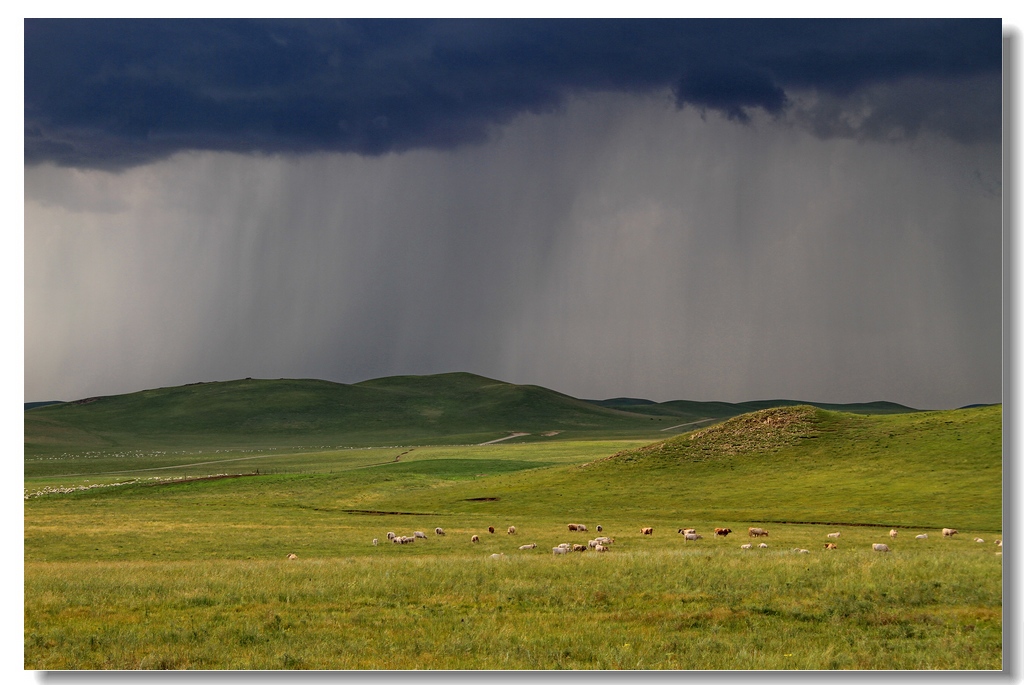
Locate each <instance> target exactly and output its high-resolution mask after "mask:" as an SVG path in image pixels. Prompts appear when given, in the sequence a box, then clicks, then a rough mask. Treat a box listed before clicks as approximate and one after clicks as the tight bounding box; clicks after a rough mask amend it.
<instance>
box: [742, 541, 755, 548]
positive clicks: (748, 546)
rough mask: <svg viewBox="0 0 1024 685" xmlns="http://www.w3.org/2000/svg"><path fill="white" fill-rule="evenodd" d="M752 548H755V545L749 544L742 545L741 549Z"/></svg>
mask: <svg viewBox="0 0 1024 685" xmlns="http://www.w3.org/2000/svg"><path fill="white" fill-rule="evenodd" d="M751 547H753V545H752V544H750V543H749V542H748V543H747V544H745V545H740V549H750V548H751Z"/></svg>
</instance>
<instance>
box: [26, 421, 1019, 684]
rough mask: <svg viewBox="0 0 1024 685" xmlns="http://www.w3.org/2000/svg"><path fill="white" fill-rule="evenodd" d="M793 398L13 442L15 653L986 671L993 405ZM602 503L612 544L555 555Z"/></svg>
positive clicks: (996, 571)
mask: <svg viewBox="0 0 1024 685" xmlns="http://www.w3.org/2000/svg"><path fill="white" fill-rule="evenodd" d="M758 416H760V415H758ZM764 416H769V415H768V414H765V415H764ZM784 416H788V417H789V419H790V420H792V421H794V422H795V423H793V424H792V430H790V432H789V433H786V432H785V431H783V432H772V430H768V429H767V428H762V427H760V424H758V425H757V426H755V427H754V428H749V427H746V426H745V424H742V423H741V422H736V423H734V424H729V423H727V424H723V426H724V428H723V429H722V430H719V431H718V432H713V431H712V432H709V433H707V434H705V435H704V436H702V437H701V438H700V439H699V440H698V439H694V440H692V441H690V439H689V438H679V439H676V440H675V441H670V442H669V443H666V445H665V447H663V448H658V449H656V450H650V449H645V450H639V451H636V448H638V447H640V446H642V445H644V444H647V443H648V442H649V441H638V440H614V439H609V440H587V441H572V440H558V439H553V440H550V441H534V442H528V443H520V444H515V443H514V442H513V443H497V444H494V445H484V446H480V445H453V446H439V445H434V446H415V445H401V446H394V447H376V448H372V449H338V448H320V449H313V448H311V447H310V446H305V447H301V448H300V447H299V446H295V447H294V448H292V449H277V450H263V451H260V450H252V451H247V450H241V449H239V450H223V451H214V452H209V451H207V452H202V453H200V451H199V450H195V453H194V454H144V453H140V454H136V455H133V456H130V457H129V456H123V455H120V454H102V453H90V454H85V453H82V454H76V455H67V456H64V457H62V458H61V459H59V460H58V459H37V460H33V459H27V460H26V465H25V472H26V493H27V495H28V497H27V499H26V501H25V667H26V668H30V669H69V668H70V669H97V668H98V669H110V668H116V669H137V668H200V669H203V668H208V669H225V668H227V669H239V668H242V669H248V668H253V669H282V668H284V669H292V668H316V669H348V668H361V669H362V668H369V669H382V668H383V669H392V668H401V669H410V668H433V669H460V668H501V669H522V668H529V669H533V668H540V669H552V668H579V669H614V668H641V669H998V668H1000V667H1001V659H1002V646H1001V630H1002V620H1001V614H1002V593H1001V584H1002V570H1001V566H1002V557H1001V556H1000V555H998V554H997V552H998V551H999V548H997V547H996V546H995V545H994V541H995V540H996V539H997V538H1000V537H1001V530H1002V522H1001V491H1000V488H1001V473H1000V470H1001V454H1000V449H1001V426H1000V423H1001V408H1000V407H987V408H981V409H972V410H960V411H957V412H929V413H920V414H906V415H895V416H887V417H854V416H852V415H846V414H835V413H831V412H820V411H814V412H813V413H803V414H801V413H800V412H799V411H796V410H794V411H792V412H789V413H788V414H785V415H784ZM794 417H795V418H794ZM734 425H735V426H739V429H735V430H733V432H731V433H730V432H729V430H731V429H729V427H730V426H734ZM737 430H738V431H739V432H737ZM737 436H739V438H737ZM744 441H747V442H744ZM748 442H749V444H748ZM617 453H622V454H621V455H620V456H619V457H617V458H615V459H610V460H609V459H605V457H608V456H610V455H613V454H617ZM396 458H397V461H396ZM229 460H231V461H229ZM126 467H128V468H126ZM257 469H258V471H259V473H258V474H257ZM215 475H229V476H232V477H222V478H214V479H203V477H208V476H215ZM175 479H183V480H175ZM109 483H125V484H122V485H114V486H110V487H92V488H90V489H85V490H75V491H71V492H66V493H48V494H39V495H35V494H34V493H39V492H42V491H43V490H44V489H45V488H54V487H57V486H59V487H62V488H73V487H86V486H95V485H97V484H100V485H103V484H109ZM570 522H579V523H585V524H587V526H588V528H589V530H588V532H586V533H573V532H569V530H568V529H567V526H566V524H567V523H570ZM598 524H600V525H601V526H602V527H603V529H604V531H603V534H604V535H608V536H610V537H613V538H614V539H615V542H614V543H613V544H612V545H611V546H610V550H609V551H608V552H607V553H598V552H594V551H588V552H584V553H574V554H569V555H562V556H557V557H556V556H555V555H553V554H552V551H551V548H552V547H553V546H555V545H558V544H559V543H562V542H570V543H577V544H584V545H585V544H586V543H587V541H588V540H589V539H590V538H592V537H593V536H595V535H597V534H598V533H597V532H596V526H597V525H598ZM510 525H514V526H516V534H515V535H508V534H507V533H506V532H505V531H506V528H507V527H508V526H510ZM753 525H757V526H762V527H765V528H767V529H768V530H769V536H768V537H767V538H763V539H750V538H748V537H747V535H746V529H747V527H748V526H753ZM488 526H493V527H494V528H495V529H496V532H495V533H494V534H491V533H489V532H487V529H488ZM646 526H652V527H653V528H654V534H653V535H651V536H645V535H641V532H640V528H641V527H646ZM684 526H685V527H694V528H696V529H697V530H698V532H700V533H702V534H703V536H704V537H703V539H701V540H697V541H692V542H687V541H685V540H684V539H683V537H682V536H681V535H679V534H677V533H676V530H677V529H678V528H681V527H684ZM945 526H951V527H955V528H957V529H958V530H959V535H957V536H955V537H952V538H943V537H942V535H941V533H940V529H941V528H942V527H945ZM435 527H442V528H444V530H445V532H446V534H445V535H443V536H439V535H435V534H434V528H435ZM715 527H730V528H732V529H733V531H734V532H733V534H731V535H729V536H728V537H726V538H714V537H713V536H712V535H711V532H712V530H713V528H715ZM890 527H896V528H897V530H898V531H899V536H898V537H897V538H896V539H895V540H891V539H890V537H889V535H888V532H889V529H890ZM389 531H393V532H395V533H397V534H399V535H410V536H411V535H412V533H413V531H423V532H425V533H426V534H427V539H425V540H417V541H416V542H414V543H412V544H407V545H395V544H392V543H389V542H388V541H387V539H386V534H387V532H389ZM835 531H839V532H840V537H839V538H838V539H837V540H835V542H837V543H838V547H839V548H838V549H837V550H828V551H827V550H825V549H824V548H823V546H824V543H825V542H826V541H828V540H829V538H827V537H826V534H827V533H829V532H835ZM925 532H926V533H928V535H929V537H928V539H927V540H916V539H915V535H916V534H919V533H925ZM472 535H478V536H479V538H480V540H479V542H475V543H474V542H471V540H470V538H471V536H472ZM975 537H979V538H982V539H984V542H983V543H976V542H974V538H975ZM374 538H376V539H377V540H378V541H379V544H378V545H376V546H374V545H373V544H372V542H371V541H372V540H373V539H374ZM761 541H764V542H765V543H766V544H768V547H767V548H766V549H757V548H756V545H757V543H758V542H761ZM748 542H751V543H753V544H754V545H755V547H754V549H749V550H744V549H741V548H740V546H741V545H742V544H745V543H748ZM875 542H884V543H886V544H888V545H889V546H890V548H891V551H890V552H889V553H881V552H874V551H872V549H871V544H872V543H875ZM527 543H536V544H537V547H536V548H534V549H529V550H520V549H518V548H519V546H520V545H524V544H527ZM797 549H806V550H808V553H806V554H802V553H799V552H797V551H795V550H797ZM290 553H291V554H295V555H297V558H296V559H295V560H294V561H289V560H287V559H286V558H285V557H286V556H287V555H288V554H290ZM492 554H500V555H504V556H502V557H499V558H498V559H491V555H492Z"/></svg>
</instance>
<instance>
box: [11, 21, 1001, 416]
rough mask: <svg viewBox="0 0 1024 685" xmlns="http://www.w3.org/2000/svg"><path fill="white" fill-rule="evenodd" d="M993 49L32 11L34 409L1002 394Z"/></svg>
mask: <svg viewBox="0 0 1024 685" xmlns="http://www.w3.org/2000/svg"><path fill="white" fill-rule="evenodd" d="M55 46H59V49H57V48H55ZM1000 59H1001V29H1000V22H999V21H998V20H995V21H991V20H986V21H942V22H939V21H899V22H897V21H855V22H850V21H827V22H806V21H798V22H792V21H782V22H762V21H755V22H738V21H724V22H711V21H655V22H622V21H590V22H578V21H569V22H551V21H543V22H522V21H515V22H508V21H485V22H468V21H458V22H451V21H440V22H420V21H416V22H399V21H379V22H366V21H356V22H322V21H321V22H263V21H260V22H252V21H230V22H211V21H191V22H190V21H145V22H142V21H130V22H111V21H50V20H45V21H38V20H33V21H27V22H26V23H25V399H26V401H35V400H49V399H61V400H71V399H77V398H81V397H87V396H92V395H100V394H113V393H121V392H131V391H136V390H142V389H146V388H151V387H157V386H167V385H178V384H183V383H189V382H194V381H211V380H227V379H233V378H240V377H247V376H253V377H266V378H278V377H306V378H323V379H328V380H334V381H340V382H346V383H351V382H357V381H360V380H365V379H368V378H374V377H380V376H387V375H394V374H427V373H440V372H447V371H471V372H474V373H479V374H483V375H486V376H490V377H494V378H498V379H501V380H505V381H510V382H515V383H535V384H538V385H543V386H545V387H549V388H552V389H555V390H559V391H561V392H565V393H568V394H571V395H574V396H576V397H585V398H607V397H615V396H633V397H646V398H649V399H653V400H659V401H663V400H671V399H694V400H725V401H742V400H752V399H765V398H782V397H784V398H791V399H804V400H815V401H824V402H862V401H872V400H891V401H895V402H901V403H904V404H908V405H911V406H915V407H919V408H946V407H956V406H961V405H964V404H969V403H976V402H998V401H1000V391H1001V359H1000V355H1001V329H1000V317H1001V302H1000V287H1001V274H1000V269H1001V226H1000V218H1001V217H1000V215H1001V202H1002V183H1001V171H1000V124H1001V117H1000V111H1001V110H1000V103H1001V100H1000V78H1001V68H1000Z"/></svg>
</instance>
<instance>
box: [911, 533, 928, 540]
mask: <svg viewBox="0 0 1024 685" xmlns="http://www.w3.org/2000/svg"><path fill="white" fill-rule="evenodd" d="M914 539H915V540H927V539H928V533H921V534H920V535H915V536H914Z"/></svg>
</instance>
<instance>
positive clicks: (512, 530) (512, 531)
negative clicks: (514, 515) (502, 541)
mask: <svg viewBox="0 0 1024 685" xmlns="http://www.w3.org/2000/svg"><path fill="white" fill-rule="evenodd" d="M508 534H509V535H515V534H516V527H515V526H509V527H508Z"/></svg>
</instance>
